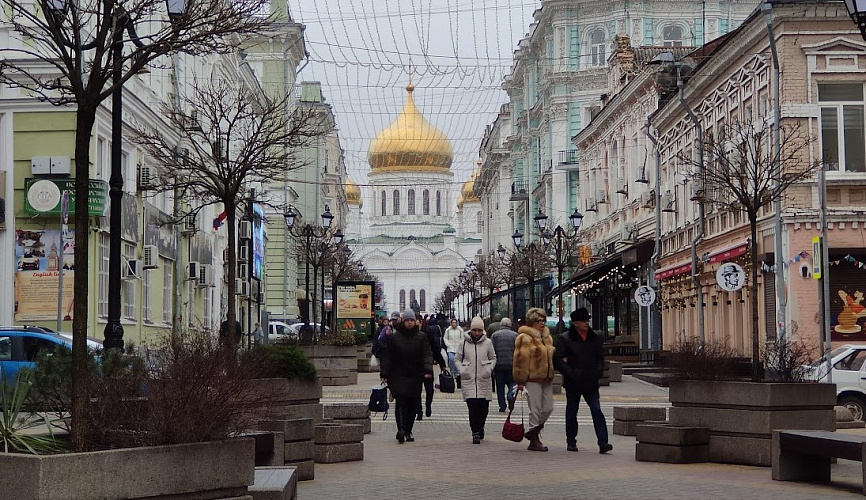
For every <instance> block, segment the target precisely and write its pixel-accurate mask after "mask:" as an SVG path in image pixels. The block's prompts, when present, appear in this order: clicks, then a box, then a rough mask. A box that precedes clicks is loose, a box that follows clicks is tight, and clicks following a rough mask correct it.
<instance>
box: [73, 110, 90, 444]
mask: <svg viewBox="0 0 866 500" xmlns="http://www.w3.org/2000/svg"><path fill="white" fill-rule="evenodd" d="M95 122H96V106H92V105H89V104H86V103H82V104H79V107H78V112H77V113H76V120H75V215H74V218H73V220H74V221H75V255H74V260H73V263H74V265H75V275H74V278H73V303H72V311H73V312H72V422H71V429H70V442H71V446H72V451H84V450H85V446H86V443H85V438H86V432H85V422H86V421H87V415H86V411H87V402H88V400H89V399H90V395H89V392H90V391H89V384H88V382H89V375H88V373H87V355H88V353H87V321H88V311H87V309H88V307H87V306H88V302H87V297H88V282H87V281H88V279H89V278H90V272H89V270H88V258H89V255H90V251H89V248H88V242H89V239H90V214H89V212H88V192H89V190H90V189H89V181H90V136H91V134H92V132H93V124H94V123H95Z"/></svg>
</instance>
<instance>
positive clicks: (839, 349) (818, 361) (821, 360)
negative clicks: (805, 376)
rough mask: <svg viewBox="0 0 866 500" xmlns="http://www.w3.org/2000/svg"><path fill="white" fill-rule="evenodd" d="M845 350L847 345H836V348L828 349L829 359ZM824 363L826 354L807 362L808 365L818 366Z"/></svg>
mask: <svg viewBox="0 0 866 500" xmlns="http://www.w3.org/2000/svg"><path fill="white" fill-rule="evenodd" d="M847 350H848V348H847V347H837V348H835V349H833V350H832V351H830V359H834V358H836V356H838V355H840V354H842V353H844V352H845V351H847ZM826 364H827V356H821V357H820V358H818V359H816V360H815V361H812V362H811V363H809V366H813V367H819V366H821V365H826Z"/></svg>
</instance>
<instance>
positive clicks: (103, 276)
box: [97, 233, 108, 318]
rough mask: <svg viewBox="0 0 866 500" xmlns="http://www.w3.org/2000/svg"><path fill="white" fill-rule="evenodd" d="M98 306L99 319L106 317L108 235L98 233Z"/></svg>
mask: <svg viewBox="0 0 866 500" xmlns="http://www.w3.org/2000/svg"><path fill="white" fill-rule="evenodd" d="M98 258H99V277H98V280H99V306H98V307H97V309H98V314H99V317H100V318H107V317H108V234H106V233H99V257H98Z"/></svg>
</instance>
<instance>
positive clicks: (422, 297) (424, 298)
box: [418, 288, 427, 311]
mask: <svg viewBox="0 0 866 500" xmlns="http://www.w3.org/2000/svg"><path fill="white" fill-rule="evenodd" d="M418 302H420V303H421V310H422V311H426V310H427V292H425V291H424V289H423V288H422V289H421V291H419V292H418Z"/></svg>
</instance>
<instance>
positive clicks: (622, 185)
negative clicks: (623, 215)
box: [616, 179, 628, 196]
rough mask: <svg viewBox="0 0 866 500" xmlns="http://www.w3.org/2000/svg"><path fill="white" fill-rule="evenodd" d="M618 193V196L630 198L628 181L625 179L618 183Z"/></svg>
mask: <svg viewBox="0 0 866 500" xmlns="http://www.w3.org/2000/svg"><path fill="white" fill-rule="evenodd" d="M616 192H617V194H624V195H626V196H628V181H627V180H625V179H622V180H620V181H619V183H617V188H616Z"/></svg>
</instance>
